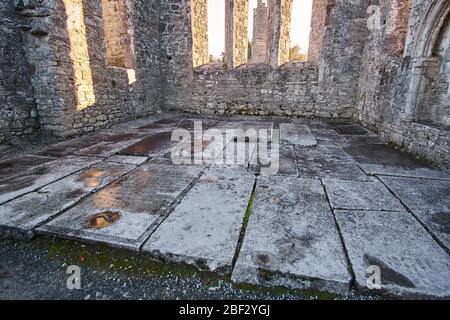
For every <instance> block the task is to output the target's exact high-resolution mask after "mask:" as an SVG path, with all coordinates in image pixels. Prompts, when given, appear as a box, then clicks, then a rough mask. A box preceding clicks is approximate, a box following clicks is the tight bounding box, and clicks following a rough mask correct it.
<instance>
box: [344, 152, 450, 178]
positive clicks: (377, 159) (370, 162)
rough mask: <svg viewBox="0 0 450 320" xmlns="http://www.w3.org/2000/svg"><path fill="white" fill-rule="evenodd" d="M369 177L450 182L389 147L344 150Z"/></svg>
mask: <svg viewBox="0 0 450 320" xmlns="http://www.w3.org/2000/svg"><path fill="white" fill-rule="evenodd" d="M344 150H345V151H346V152H347V153H348V154H349V155H351V156H352V157H353V159H355V161H356V162H358V163H359V165H360V166H361V168H362V169H363V170H364V171H365V172H366V173H367V174H369V175H387V176H402V177H413V178H430V179H442V180H450V175H448V174H446V173H444V172H442V171H439V170H435V169H433V168H430V167H428V166H427V165H425V164H422V163H421V162H419V161H417V160H415V159H414V158H413V157H412V156H410V155H408V154H406V153H403V152H400V151H398V150H395V149H393V148H391V147H389V146H387V145H382V144H371V145H365V146H353V147H348V148H345V149H344Z"/></svg>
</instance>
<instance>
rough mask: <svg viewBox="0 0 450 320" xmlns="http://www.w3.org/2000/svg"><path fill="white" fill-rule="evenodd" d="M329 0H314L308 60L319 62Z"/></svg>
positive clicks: (314, 62)
mask: <svg viewBox="0 0 450 320" xmlns="http://www.w3.org/2000/svg"><path fill="white" fill-rule="evenodd" d="M327 12H328V0H313V7H312V18H311V33H310V37H309V49H308V62H310V63H313V64H318V63H319V57H320V51H321V50H322V43H323V36H324V34H325V26H326V24H327Z"/></svg>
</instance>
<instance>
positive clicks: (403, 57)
mask: <svg viewBox="0 0 450 320" xmlns="http://www.w3.org/2000/svg"><path fill="white" fill-rule="evenodd" d="M393 2H394V1H388V0H381V1H379V2H377V4H378V5H379V6H380V8H381V11H380V12H381V22H382V28H381V29H380V30H375V31H374V32H371V33H370V35H369V41H368V42H367V44H366V46H365V50H364V54H363V65H362V72H361V78H360V84H359V93H358V105H357V112H358V114H357V116H358V119H359V120H360V121H362V123H363V124H364V125H366V126H367V127H369V128H371V129H373V130H375V131H378V132H379V134H380V137H381V138H382V139H383V140H384V141H386V142H390V143H392V144H395V145H397V146H398V147H399V148H401V149H402V150H404V151H407V152H410V153H412V154H415V155H417V156H419V157H421V158H423V159H426V160H429V161H431V162H434V163H436V164H438V165H440V166H441V167H442V168H444V169H447V170H449V169H450V140H449V138H448V130H446V129H442V128H439V127H438V126H432V125H428V124H426V123H423V122H420V121H411V120H409V119H404V116H405V115H404V113H405V108H406V104H407V101H408V90H409V86H410V81H411V72H412V61H411V60H412V59H411V54H412V50H413V47H414V46H415V43H414V42H413V41H412V39H415V37H416V35H417V32H418V30H419V24H420V22H421V21H423V20H424V17H425V14H426V12H427V9H428V6H429V5H430V3H431V1H421V0H396V1H395V2H396V3H395V4H393ZM393 8H397V9H400V10H402V11H403V12H401V13H399V12H395V11H393ZM405 15H408V16H409V17H410V19H409V23H405V21H404V20H403V19H404V18H401V19H400V20H399V19H398V17H404V16H405ZM384 21H386V24H383V22H384ZM389 21H390V22H389ZM395 21H397V22H398V24H397V25H396V27H395V28H393V29H394V30H396V32H397V36H394V37H393V36H392V33H391V32H390V30H389V29H388V28H392V24H394V25H395V23H394V22H395ZM391 30H392V29H391ZM404 33H407V34H408V38H407V40H406V43H405V42H403V43H402V42H401V41H403V40H404V38H403V39H402V40H398V41H394V39H395V37H398V38H402V34H404ZM394 34H396V33H394ZM399 34H400V36H398V35H399ZM400 44H402V45H403V46H404V50H403V48H402V47H401V46H400ZM403 51H404V53H403V54H402V52H403Z"/></svg>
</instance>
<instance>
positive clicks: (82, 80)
mask: <svg viewBox="0 0 450 320" xmlns="http://www.w3.org/2000/svg"><path fill="white" fill-rule="evenodd" d="M63 1H64V6H65V8H66V15H67V33H68V34H69V40H70V58H71V59H72V65H73V73H74V84H75V87H76V94H77V110H78V111H81V110H84V109H86V108H88V107H90V106H92V105H93V104H95V93H94V84H93V81H92V74H91V66H90V61H89V47H88V43H87V37H86V26H85V24H84V12H83V9H84V8H83V1H82V0H63Z"/></svg>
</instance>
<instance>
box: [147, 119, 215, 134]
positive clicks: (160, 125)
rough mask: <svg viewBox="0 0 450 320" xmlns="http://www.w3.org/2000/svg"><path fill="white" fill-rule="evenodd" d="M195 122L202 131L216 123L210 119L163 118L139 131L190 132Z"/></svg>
mask: <svg viewBox="0 0 450 320" xmlns="http://www.w3.org/2000/svg"><path fill="white" fill-rule="evenodd" d="M195 122H198V123H200V122H201V124H202V130H203V131H204V130H206V129H208V128H209V127H211V126H213V125H214V124H216V123H217V121H215V120H212V119H195V118H180V117H175V118H163V119H159V120H157V121H154V122H151V123H147V124H145V125H143V126H141V127H139V128H138V129H139V130H168V129H172V130H175V129H185V130H189V131H192V130H194V129H195Z"/></svg>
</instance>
